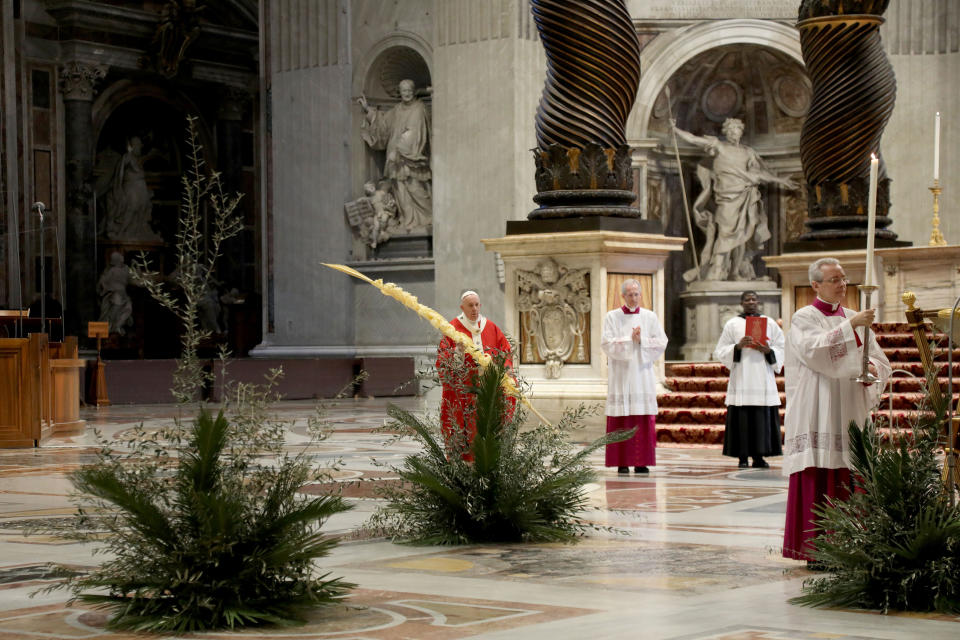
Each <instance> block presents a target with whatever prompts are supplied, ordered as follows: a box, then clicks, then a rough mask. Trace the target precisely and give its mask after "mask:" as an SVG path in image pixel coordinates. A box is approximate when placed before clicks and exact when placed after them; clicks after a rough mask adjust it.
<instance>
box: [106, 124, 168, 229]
mask: <svg viewBox="0 0 960 640" xmlns="http://www.w3.org/2000/svg"><path fill="white" fill-rule="evenodd" d="M145 161H146V158H144V157H143V142H141V140H140V138H138V137H136V136H134V137H132V138H130V140H129V141H128V143H127V151H126V153H124V154H123V156H122V157H121V158H120V161H119V162H118V163H117V167H116V169H115V171H114V174H113V180H112V182H111V183H110V190H109V191H108V192H107V215H106V217H105V219H104V221H103V230H104V235H106V236H107V237H108V238H110V239H111V240H118V241H125V242H162V238H160V236H158V235H157V234H156V233H155V232H154V231H153V229H151V228H150V218H151V215H152V213H153V193H152V192H151V191H150V189H149V188H148V187H147V179H146V175H145V174H144V172H143V163H144V162H145Z"/></svg>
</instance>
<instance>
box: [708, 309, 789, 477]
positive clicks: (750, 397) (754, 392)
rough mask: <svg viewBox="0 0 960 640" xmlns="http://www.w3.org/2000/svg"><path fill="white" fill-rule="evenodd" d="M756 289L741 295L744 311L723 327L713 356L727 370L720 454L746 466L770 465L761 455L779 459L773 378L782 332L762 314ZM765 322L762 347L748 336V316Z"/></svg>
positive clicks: (780, 356)
mask: <svg viewBox="0 0 960 640" xmlns="http://www.w3.org/2000/svg"><path fill="white" fill-rule="evenodd" d="M759 303H760V301H759V299H758V298H757V292H756V291H744V292H743V293H742V294H740V305H741V306H742V307H743V313H741V314H740V315H739V316H735V317H733V318H730V319H729V320H727V323H726V324H725V325H724V326H723V332H721V334H720V339H719V340H717V348H716V349H714V350H713V355H714V357H715V358H716V359H717V360H719V361H720V362H721V364H723V365H724V366H725V367H726V368H727V369H729V370H730V381H729V382H728V383H727V398H726V401H725V402H726V405H727V422H726V428H725V429H724V432H723V455H725V456H731V457H733V458H738V459H739V461H740V467H741V468H742V467H746V466H747V464H748V462H747V457H748V456H750V457H752V458H753V466H754V467H760V468H766V467H769V466H770V465H769V464H768V463H767V462H766V460H764V459H763V456H779V455H780V453H781V451H782V450H781V448H780V392H779V391H778V390H777V378H776V374H778V373H780V372H781V371H782V370H783V349H784V341H783V331H781V330H780V327H779V326H778V325H777V322H776V320H774V319H773V318H771V317H769V316H761V315H760V314H759V313H758V312H757V310H758V308H759ZM749 317H758V318H759V317H762V318H766V319H767V333H766V336H767V340H766V342H764V343H763V344H761V343H759V342H757V341H756V340H754V339H753V338H751V337H750V336H748V335H746V327H747V318H749Z"/></svg>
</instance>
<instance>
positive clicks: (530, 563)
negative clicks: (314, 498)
mask: <svg viewBox="0 0 960 640" xmlns="http://www.w3.org/2000/svg"><path fill="white" fill-rule="evenodd" d="M398 403H399V404H400V405H401V406H403V407H405V408H407V409H412V410H419V409H420V408H421V406H420V401H419V400H416V399H413V398H403V399H399V401H398ZM313 411H314V405H313V404H312V403H309V402H284V403H280V404H278V405H277V411H276V412H277V414H278V415H279V416H280V417H281V418H283V419H284V420H287V421H289V422H290V423H291V426H290V428H289V430H288V434H287V447H288V449H289V450H291V451H298V450H300V449H302V448H303V446H304V444H305V443H306V442H307V441H308V436H307V432H306V429H305V427H304V425H305V421H306V418H307V417H308V416H310V415H312V414H313ZM327 413H328V418H329V420H330V426H331V428H332V433H331V436H330V437H329V438H328V439H327V440H326V441H324V442H322V443H320V444H318V445H315V446H314V447H313V448H312V449H310V450H309V451H308V452H307V453H308V454H309V455H310V456H311V457H312V459H313V460H314V461H315V462H316V463H317V464H318V465H327V464H330V463H331V462H332V461H335V460H340V461H342V463H343V466H342V468H341V469H340V470H339V471H338V472H337V473H336V474H335V477H334V480H333V482H335V483H337V485H339V487H342V489H343V495H344V496H345V497H346V499H348V500H349V501H351V502H352V503H354V504H355V506H356V508H355V509H353V510H352V511H349V512H346V513H343V514H338V515H337V516H335V517H334V518H332V519H331V521H330V522H329V523H328V525H327V530H328V531H329V532H331V533H336V534H339V535H342V536H343V537H344V539H345V542H343V543H342V544H341V545H340V546H339V547H337V549H336V550H335V551H334V553H333V554H332V555H331V556H330V557H328V558H325V559H323V560H322V561H321V562H320V563H319V565H320V566H319V567H318V569H319V570H321V571H323V572H327V571H330V572H332V573H333V575H338V576H343V577H344V578H346V579H347V580H349V581H351V582H355V583H357V584H358V585H359V587H358V588H357V589H356V590H355V591H354V592H352V593H351V595H350V597H349V598H348V600H347V601H346V602H345V604H344V605H342V606H337V607H332V608H329V609H320V610H317V611H316V612H315V613H314V615H313V616H312V617H311V619H310V621H309V622H308V624H307V625H305V626H303V627H299V628H295V629H260V630H252V631H246V632H243V633H233V634H231V633H223V634H200V635H197V636H194V637H198V638H209V639H213V638H231V637H238V638H256V639H264V640H265V639H267V638H337V639H344V640H346V639H351V640H361V639H378V640H380V639H382V640H400V639H401V638H418V639H428V640H433V639H437V640H440V639H443V640H447V639H454V638H466V637H471V638H486V639H494V638H496V639H508V638H509V639H516V638H524V639H525V640H526V639H531V640H538V639H548V640H560V639H564V638H599V637H603V638H631V639H632V638H644V639H658V638H663V639H675V640H681V639H690V640H692V639H706V638H711V639H723V640H735V639H736V640H812V639H814V638H841V639H844V640H867V639H871V640H873V639H877V640H880V639H893V638H898V639H899V638H916V637H923V638H924V639H925V640H937V639H939V638H944V639H946V638H950V639H951V640H952V639H954V638H956V637H957V636H958V634H960V618H957V617H953V616H941V615H888V616H883V615H879V614H877V613H871V612H855V611H839V610H812V609H806V608H802V607H796V606H793V605H791V604H789V602H788V601H789V599H790V598H791V597H793V596H795V595H797V594H798V593H799V592H800V587H801V584H802V582H803V580H804V579H808V578H809V577H810V576H811V574H810V573H809V572H807V571H806V569H805V568H804V566H803V565H802V564H801V563H797V562H793V561H789V560H784V559H783V558H782V557H780V554H779V548H780V541H781V536H782V531H783V509H784V505H785V499H786V496H785V494H786V482H785V480H784V478H783V477H782V476H781V475H780V469H779V468H778V464H779V462H778V461H777V460H776V459H771V463H772V464H773V465H774V468H772V469H769V470H761V469H747V470H742V469H738V468H737V466H736V460H733V459H729V458H723V457H722V456H721V455H720V451H719V449H717V448H715V447H713V448H693V447H689V446H683V447H681V446H675V447H661V448H659V449H658V450H657V461H658V464H657V466H655V467H653V468H652V469H651V473H650V474H649V475H648V476H645V475H634V474H630V475H619V474H617V473H616V472H615V470H612V469H604V468H603V467H602V464H603V458H602V452H600V453H597V454H595V455H594V456H593V457H592V458H591V462H592V464H594V465H595V467H596V468H597V471H598V477H597V480H596V482H594V483H593V484H591V485H589V486H587V487H586V488H585V491H586V492H587V495H588V497H589V500H590V505H591V506H590V509H589V510H588V511H587V512H585V513H584V518H585V519H586V520H587V521H589V522H591V523H592V524H594V525H595V526H596V529H595V530H593V531H591V532H590V534H589V535H588V536H587V537H586V538H585V539H584V540H582V541H581V542H580V543H579V544H575V545H478V546H465V547H447V548H438V547H411V546H405V545H397V544H393V543H391V542H389V541H386V540H382V539H370V538H368V537H365V535H368V534H365V533H363V530H362V528H361V527H362V524H363V523H364V522H365V521H366V519H367V518H368V517H369V516H370V515H371V514H372V513H373V512H374V510H375V509H376V508H377V506H378V505H379V504H380V499H379V497H378V495H379V494H378V490H377V488H378V486H383V485H384V484H386V483H395V482H397V480H398V478H396V476H395V474H393V473H392V472H390V470H389V469H388V468H385V467H384V466H383V464H384V463H387V464H395V463H398V462H399V461H400V460H402V458H403V456H404V455H407V454H408V453H410V452H411V451H414V450H415V448H416V445H415V444H414V443H412V442H410V441H408V440H400V441H395V440H392V439H391V438H390V436H389V435H388V434H385V433H382V432H378V431H377V429H379V428H380V427H382V426H383V425H384V423H385V421H386V420H387V416H386V403H385V402H384V401H380V400H359V401H354V400H344V401H338V402H334V403H330V405H329V406H328V408H327ZM177 415H178V410H177V408H176V407H173V406H148V407H144V406H127V407H109V408H107V409H103V410H100V411H99V412H98V411H95V410H85V411H84V413H83V416H82V417H83V418H85V419H86V420H87V421H88V429H87V430H86V432H85V433H83V434H81V435H77V436H72V437H69V438H62V439H59V440H54V441H52V442H49V443H46V446H44V447H43V448H41V449H39V450H0V640H7V639H10V640H13V639H16V640H27V639H31V640H32V639H37V640H40V639H46V640H49V639H51V638H63V639H74V638H75V639H84V638H97V639H99V638H104V639H107V638H109V639H111V640H112V639H120V638H134V637H144V636H136V635H131V634H123V633H115V632H111V631H108V630H106V629H105V627H104V623H105V620H106V617H105V614H104V613H103V612H101V611H94V610H89V609H86V608H83V607H79V606H74V607H67V606H66V605H65V603H66V600H67V595H66V594H64V593H62V592H52V593H45V594H39V595H36V596H34V597H32V598H31V594H32V593H34V592H36V591H37V590H38V589H40V588H42V587H44V586H48V585H49V584H50V579H51V578H50V577H49V575H48V573H47V568H46V563H47V562H57V563H60V564H63V565H66V566H69V567H71V568H73V569H74V570H77V571H82V570H84V569H85V568H87V567H90V566H93V565H95V563H96V562H98V561H99V557H97V556H93V555H92V553H91V552H92V551H93V550H92V549H91V548H90V547H89V546H83V545H78V544H75V543H70V542H69V541H65V540H60V539H56V538H47V537H42V536H31V537H27V536H24V533H23V531H24V528H25V527H26V526H27V524H28V523H30V522H35V521H37V520H45V519H64V518H72V517H73V516H72V513H73V511H72V508H71V506H70V504H69V501H68V499H67V496H68V494H69V492H70V485H69V481H68V478H67V474H68V473H69V472H70V471H72V470H74V469H77V468H79V466H80V465H82V464H84V463H87V462H89V461H90V460H92V459H93V458H94V455H95V452H96V444H97V443H96V440H95V438H94V437H93V428H94V427H96V428H97V429H100V430H101V431H102V432H103V433H105V434H107V435H108V436H111V437H113V436H116V435H117V434H118V433H122V432H124V431H127V430H129V429H132V428H133V427H135V426H136V425H138V424H141V423H142V424H143V426H144V427H145V428H147V429H151V428H156V427H158V426H161V425H163V424H166V423H168V422H169V421H170V420H172V419H174V418H175V417H176V416H177ZM331 486H333V485H331V484H309V485H307V486H305V487H303V489H302V492H303V493H304V494H313V495H316V494H320V493H323V492H325V491H327V490H328V489H329V488H330V487H331ZM358 531H359V533H358ZM150 637H154V636H150Z"/></svg>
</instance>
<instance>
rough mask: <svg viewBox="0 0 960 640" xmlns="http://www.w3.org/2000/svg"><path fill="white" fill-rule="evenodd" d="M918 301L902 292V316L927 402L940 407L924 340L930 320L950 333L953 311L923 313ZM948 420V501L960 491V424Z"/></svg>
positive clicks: (956, 327) (956, 326) (958, 326)
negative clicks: (923, 377) (920, 365)
mask: <svg viewBox="0 0 960 640" xmlns="http://www.w3.org/2000/svg"><path fill="white" fill-rule="evenodd" d="M916 302H917V297H916V295H914V294H913V292H911V291H904V292H903V303H904V304H905V305H907V308H906V310H905V311H904V313H905V314H906V316H907V323H908V324H909V325H910V330H911V331H912V332H913V339H914V342H916V343H917V349H919V350H920V360H921V362H923V370H924V373H926V376H927V381H928V384H927V392H928V393H929V394H930V399H931V401H932V402H934V403H935V404H939V403H941V402H943V401H944V393H945V392H944V390H943V389H941V388H940V382H939V381H938V379H937V373H938V370H939V368H940V367H939V365H938V364H937V363H936V362H934V356H933V352H932V351H931V349H930V342H929V338H928V337H927V320H928V319H929V320H932V321H933V324H934V325H935V326H936V328H937V329H939V330H940V331H942V332H943V333H948V332H949V331H950V324H951V323H950V315H951V312H952V309H938V310H934V311H924V310H922V309H920V308H919V307H916V306H915V305H916ZM953 332H954V335H953V345H954V348H956V346H957V345H958V343H960V340H958V338H960V314H958V315H957V316H956V317H955V318H954V322H953ZM947 375H948V376H951V377H953V371H947ZM947 401H949V402H950V403H951V409H953V407H952V403H953V399H952V398H949V399H947ZM950 415H951V419H950V421H949V424H947V425H946V433H945V434H944V435H945V436H946V445H945V446H944V455H945V460H944V464H943V481H944V486H945V488H946V489H947V491H949V492H950V495H951V501H952V497H953V492H954V491H955V490H960V460H958V456H960V438H958V434H957V424H958V422H960V417H957V416H955V415H953V411H952V410H951V412H950Z"/></svg>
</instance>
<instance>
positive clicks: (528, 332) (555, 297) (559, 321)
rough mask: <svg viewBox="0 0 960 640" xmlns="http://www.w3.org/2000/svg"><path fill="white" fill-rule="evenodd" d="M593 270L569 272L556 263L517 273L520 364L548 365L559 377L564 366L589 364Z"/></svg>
mask: <svg viewBox="0 0 960 640" xmlns="http://www.w3.org/2000/svg"><path fill="white" fill-rule="evenodd" d="M589 272H590V270H589V269H570V268H568V267H566V266H563V265H560V264H558V263H557V261H556V260H554V259H553V258H547V259H546V260H543V261H541V262H540V263H539V264H538V265H537V267H536V269H534V270H532V271H524V270H517V292H518V295H517V309H518V310H519V312H520V324H521V343H522V344H521V362H524V363H540V362H542V363H544V364H545V365H546V377H547V378H559V377H560V369H561V367H562V366H563V364H564V363H565V362H569V363H576V364H588V363H589V362H590V357H589V352H590V351H589V346H588V345H587V344H585V341H586V340H587V339H588V334H589V328H590V285H589V281H588V274H589Z"/></svg>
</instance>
